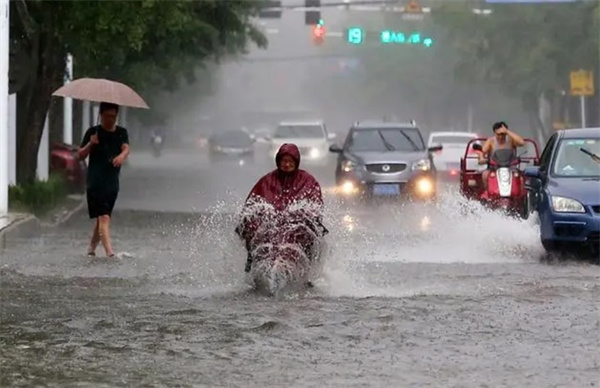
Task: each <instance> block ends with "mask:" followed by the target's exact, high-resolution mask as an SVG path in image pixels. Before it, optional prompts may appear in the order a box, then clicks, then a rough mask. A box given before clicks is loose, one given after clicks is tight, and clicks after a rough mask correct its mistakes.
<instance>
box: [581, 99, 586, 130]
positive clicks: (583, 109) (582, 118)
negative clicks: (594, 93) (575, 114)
mask: <svg viewBox="0 0 600 388" xmlns="http://www.w3.org/2000/svg"><path fill="white" fill-rule="evenodd" d="M579 102H580V104H581V128H585V127H586V126H585V96H579Z"/></svg>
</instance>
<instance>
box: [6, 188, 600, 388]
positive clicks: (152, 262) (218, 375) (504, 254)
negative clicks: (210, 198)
mask: <svg viewBox="0 0 600 388" xmlns="http://www.w3.org/2000/svg"><path fill="white" fill-rule="evenodd" d="M328 205H329V210H328V215H327V225H328V226H329V229H330V231H331V234H330V235H329V236H328V243H329V248H330V252H329V255H328V257H327V262H326V265H325V270H324V274H323V277H322V278H321V279H320V280H319V282H317V284H316V287H315V288H314V289H312V290H309V291H306V292H303V293H299V294H288V295H285V296H282V297H279V298H269V297H263V296H259V295H257V294H255V293H254V292H253V291H252V290H249V289H248V286H247V285H246V284H245V282H244V280H243V267H244V253H243V249H242V246H241V244H240V243H239V241H237V240H236V238H235V236H234V235H233V232H232V231H233V226H234V217H233V215H231V214H229V213H226V212H225V211H223V209H221V208H219V206H217V207H216V208H214V209H212V211H211V214H205V215H201V216H192V215H189V214H173V213H170V214H158V213H149V212H139V213H136V212H125V211H123V212H120V213H118V215H116V217H115V233H118V234H116V235H115V237H114V240H115V245H116V246H117V248H118V249H120V250H121V251H122V252H121V254H120V258H119V259H118V260H116V261H108V260H103V259H95V260H90V259H88V258H86V257H84V256H83V254H82V253H83V252H82V250H81V248H82V244H81V242H82V241H85V239H86V238H87V234H88V228H89V226H90V225H89V223H88V221H87V220H86V219H85V217H84V216H81V217H79V218H77V219H76V220H74V221H73V222H72V224H71V225H68V226H67V227H66V229H63V230H60V231H58V230H57V231H52V232H48V234H46V235H44V236H43V237H42V238H39V239H34V240H20V241H13V242H11V243H10V244H9V246H8V247H7V249H6V250H4V251H2V252H0V255H1V263H2V272H1V278H2V279H1V281H2V283H1V289H0V292H1V295H2V301H1V303H2V309H1V325H0V362H1V365H2V366H1V370H2V372H1V373H0V385H1V386H7V387H8V386H15V387H16V386H55V387H66V386H90V387H104V386H106V387H118V386H123V387H124V386H180V387H200V386H228V387H237V386H239V387H254V386H257V387H258V386H265V385H267V384H268V385H270V386H298V387H304V386H339V387H352V386H374V387H380V386H386V385H389V386H444V387H446V386H460V387H464V386H477V387H485V386H490V387H491V386H494V387H497V386H510V387H515V386H519V387H524V386H532V387H547V386H561V387H566V386H568V387H584V386H597V385H598V383H599V381H600V380H599V378H600V369H599V368H600V365H599V363H600V352H599V349H600V335H599V334H598V333H599V330H600V282H599V279H600V269H599V268H598V267H597V266H592V265H588V264H585V263H575V262H569V263H562V264H542V263H540V261H539V257H540V255H541V253H542V248H541V246H540V244H539V241H538V237H537V230H536V225H535V220H529V221H517V220H513V219H508V218H505V217H503V216H501V215H499V214H492V213H488V212H486V211H484V210H483V209H481V208H479V207H478V206H476V205H472V204H465V203H464V202H462V201H459V200H458V199H457V198H456V196H454V195H450V194H449V195H447V196H445V197H444V198H443V199H442V201H441V203H440V204H439V206H437V207H419V206H404V207H402V206H395V207H392V208H390V207H389V206H386V207H371V208H364V207H357V208H353V209H354V210H352V211H348V210H344V209H348V208H349V207H347V206H343V204H340V203H336V202H335V201H331V200H330V201H329V203H328Z"/></svg>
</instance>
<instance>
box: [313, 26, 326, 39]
mask: <svg viewBox="0 0 600 388" xmlns="http://www.w3.org/2000/svg"><path fill="white" fill-rule="evenodd" d="M324 39H325V27H324V26H323V25H321V24H317V25H315V26H314V27H313V41H314V42H315V43H317V44H321V43H323V40H324Z"/></svg>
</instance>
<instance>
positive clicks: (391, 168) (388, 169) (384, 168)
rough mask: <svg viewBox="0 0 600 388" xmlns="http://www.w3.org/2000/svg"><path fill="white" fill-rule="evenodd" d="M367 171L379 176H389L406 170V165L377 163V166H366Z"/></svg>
mask: <svg viewBox="0 0 600 388" xmlns="http://www.w3.org/2000/svg"><path fill="white" fill-rule="evenodd" d="M366 168H367V171H369V172H376V173H380V174H391V173H395V172H401V171H404V170H406V164H404V163H378V164H367V165H366Z"/></svg>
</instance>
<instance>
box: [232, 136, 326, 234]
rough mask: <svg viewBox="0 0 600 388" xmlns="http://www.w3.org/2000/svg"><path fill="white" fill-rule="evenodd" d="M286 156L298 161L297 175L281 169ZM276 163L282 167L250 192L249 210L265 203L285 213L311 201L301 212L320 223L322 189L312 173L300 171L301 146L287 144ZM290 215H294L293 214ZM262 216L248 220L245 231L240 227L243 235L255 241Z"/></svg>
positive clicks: (247, 202)
mask: <svg viewBox="0 0 600 388" xmlns="http://www.w3.org/2000/svg"><path fill="white" fill-rule="evenodd" d="M284 155H290V156H291V157H292V158H294V160H295V161H296V170H295V171H294V172H292V173H285V172H283V171H281V170H279V163H280V161H281V158H282V157H283V156H284ZM275 162H276V164H277V167H278V168H277V169H275V170H273V171H271V172H270V173H268V174H267V175H265V176H263V177H262V178H260V180H259V181H258V182H257V183H256V185H254V187H253V188H252V190H251V191H250V194H249V195H248V198H247V199H246V204H245V206H246V207H249V206H252V205H253V204H254V203H256V202H262V201H265V202H267V203H269V204H271V205H273V207H274V208H275V210H276V211H278V212H282V211H285V210H286V209H287V208H288V206H289V205H291V204H293V203H294V202H296V201H307V202H309V203H310V204H311V205H312V206H309V207H307V208H306V209H302V210H300V213H301V214H302V216H304V217H309V218H311V219H314V220H318V222H320V219H321V212H320V209H321V207H322V205H323V196H322V193H321V186H320V185H319V182H317V180H316V179H315V178H314V177H313V176H312V175H311V174H309V173H308V172H307V171H304V170H301V169H299V166H300V151H299V150H298V147H296V145H294V144H283V145H282V146H281V147H280V148H279V151H278V152H277V155H276V157H275ZM294 213H296V212H294ZM290 216H293V215H292V214H291V213H290ZM260 217H261V216H260V215H258V214H257V215H256V217H253V218H254V219H253V220H252V221H250V220H247V222H245V225H243V232H241V230H239V228H238V230H237V231H238V233H239V234H240V236H241V237H243V238H245V239H246V240H248V239H251V238H252V235H253V233H254V231H255V230H256V228H257V226H258V225H257V223H258V222H259V220H260Z"/></svg>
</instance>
